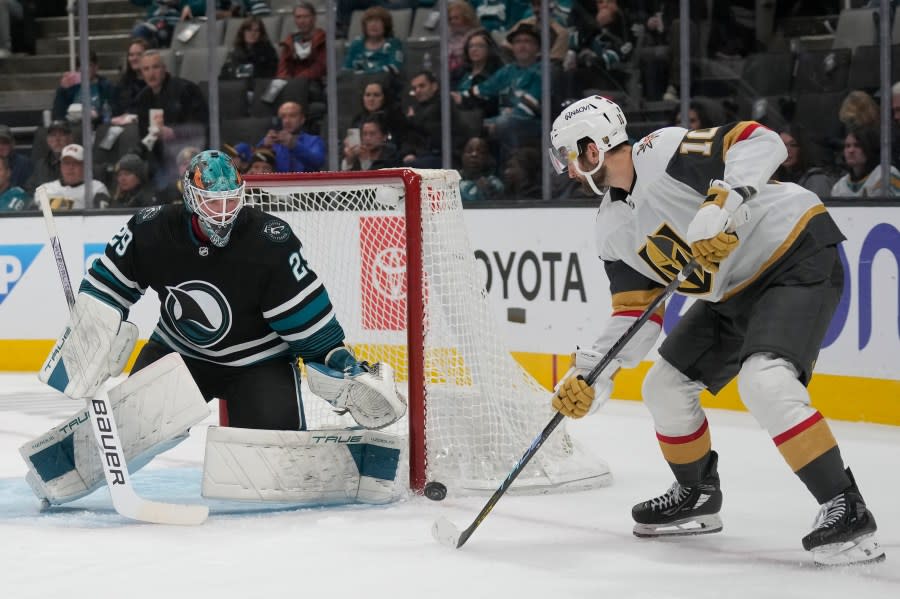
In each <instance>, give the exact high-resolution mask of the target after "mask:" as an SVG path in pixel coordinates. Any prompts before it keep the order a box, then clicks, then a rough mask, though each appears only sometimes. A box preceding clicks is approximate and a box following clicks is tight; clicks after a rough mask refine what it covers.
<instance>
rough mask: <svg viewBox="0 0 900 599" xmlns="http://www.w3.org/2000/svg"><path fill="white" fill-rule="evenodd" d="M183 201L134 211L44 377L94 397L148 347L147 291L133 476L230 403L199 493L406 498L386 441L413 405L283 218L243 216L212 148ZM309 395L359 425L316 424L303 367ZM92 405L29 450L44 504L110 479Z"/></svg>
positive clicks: (126, 390)
mask: <svg viewBox="0 0 900 599" xmlns="http://www.w3.org/2000/svg"><path fill="white" fill-rule="evenodd" d="M183 184H184V185H183V189H184V192H183V195H184V203H183V205H181V204H179V205H167V206H154V207H151V208H145V209H143V210H141V211H139V212H137V213H136V214H135V215H134V216H133V217H132V218H131V219H130V220H129V221H128V223H127V224H126V225H124V226H123V227H122V228H121V229H120V230H119V231H118V232H117V233H116V234H115V235H114V236H113V238H112V240H111V241H110V242H109V244H108V245H107V246H106V249H105V251H104V254H103V255H102V256H100V257H99V258H98V259H97V260H95V261H94V263H93V264H92V266H91V268H90V269H89V271H88V273H87V275H86V276H85V278H84V280H83V282H82V283H81V286H80V289H79V293H78V295H77V298H76V301H75V305H74V307H73V310H72V314H71V318H70V320H69V322H68V324H67V326H66V328H65V330H64V332H63V334H62V335H61V336H60V338H59V340H58V341H57V343H56V345H55V346H54V348H53V350H52V352H51V354H50V355H49V356H48V358H47V360H46V361H45V363H44V365H43V367H42V369H41V372H40V375H39V378H40V379H41V380H42V381H43V382H45V383H47V384H48V385H49V386H51V387H53V388H54V389H57V390H58V391H61V392H63V393H65V394H66V395H67V396H69V397H71V398H73V399H77V400H82V401H85V400H90V398H91V397H93V396H94V394H96V393H98V391H100V390H101V388H105V383H106V382H107V381H108V379H110V378H111V377H114V376H117V375H118V374H119V373H121V371H122V370H123V368H124V366H125V363H126V361H127V359H128V357H129V356H130V355H131V352H132V350H133V348H134V347H135V342H136V338H137V328H136V327H135V326H134V325H133V324H132V323H130V322H128V321H127V320H126V319H127V316H128V313H129V310H130V308H131V306H132V305H133V304H134V303H135V302H136V301H138V300H139V299H140V298H141V296H142V295H143V294H144V293H145V292H146V290H147V289H148V288H150V289H152V290H153V291H155V292H156V294H157V295H158V297H159V301H160V317H159V321H158V323H157V325H156V328H155V329H154V331H153V333H152V335H151V336H150V340H149V341H148V343H147V344H146V345H144V346H143V348H141V351H140V353H139V354H138V356H137V358H136V360H135V363H134V366H133V368H132V370H131V375H130V376H129V377H128V378H127V379H125V380H124V381H123V382H122V383H120V384H119V385H117V386H115V387H113V388H111V389H110V390H109V392H108V393H109V399H110V404H111V406H112V412H113V416H114V419H115V421H116V423H117V424H118V430H119V435H120V438H121V444H122V447H123V449H124V454H125V458H126V460H127V462H128V466H129V469H130V470H131V471H135V470H137V469H138V468H140V467H142V466H143V465H145V464H146V463H147V462H149V460H151V459H152V458H153V457H154V456H155V455H158V454H159V453H160V452H162V451H165V450H167V449H169V448H171V447H173V446H174V445H176V444H177V443H179V442H180V441H182V440H184V439H185V438H186V437H187V436H188V433H189V430H190V428H191V427H192V426H194V425H196V424H197V423H199V422H201V421H202V420H203V419H204V418H206V417H207V416H208V415H209V409H208V407H207V402H209V401H210V400H212V399H213V398H218V399H223V400H224V401H225V402H226V404H227V408H228V415H229V421H230V424H231V426H230V427H228V428H220V427H211V428H210V429H209V430H208V433H207V445H206V455H205V460H204V471H203V494H204V496H205V497H209V498H222V499H235V500H252V501H276V502H280V503H297V504H311V505H323V504H341V503H353V502H363V503H386V502H390V501H392V500H395V499H397V498H398V497H399V496H400V495H401V494H402V493H403V492H404V489H405V485H404V484H403V483H404V482H405V481H398V480H397V473H398V466H399V464H400V463H402V461H403V458H404V452H405V451H406V449H405V447H406V440H405V438H403V437H399V436H396V435H392V434H388V433H386V432H381V431H380V430H378V429H382V428H384V427H386V426H388V425H389V424H391V423H393V422H395V421H397V420H398V419H399V418H401V417H402V416H403V415H404V413H405V411H406V400H405V398H404V397H403V396H402V395H401V394H400V393H399V392H398V390H397V388H396V385H395V382H394V375H393V370H392V368H391V367H390V366H389V365H388V364H373V365H369V364H367V363H365V362H361V361H358V360H357V359H356V358H355V356H354V354H353V351H352V350H351V349H350V348H349V347H346V346H345V345H344V331H343V329H342V328H341V325H340V323H339V322H338V319H337V316H336V314H335V310H334V308H333V307H332V304H331V301H330V299H329V297H328V292H327V291H326V289H325V287H324V286H323V284H322V282H321V280H320V279H319V278H318V277H317V275H316V274H315V272H313V270H312V269H310V268H309V266H308V264H307V262H306V261H305V259H304V257H303V255H302V253H301V243H300V241H299V240H298V239H297V237H296V236H295V235H294V234H293V233H292V231H291V229H290V226H289V225H288V224H287V223H285V222H284V221H282V220H280V219H278V218H275V217H274V216H271V215H268V214H266V213H264V212H262V211H260V210H258V209H256V208H254V207H250V206H244V202H243V193H244V182H243V180H242V178H241V175H240V174H239V173H238V171H237V170H236V169H235V167H234V165H233V163H232V162H231V160H230V159H229V158H228V157H227V156H226V155H225V154H223V153H221V152H217V151H204V152H201V153H199V154H197V155H196V156H194V158H193V160H192V161H191V164H190V166H189V168H188V169H187V171H186V173H185V175H184V180H183ZM298 358H300V359H302V360H303V361H304V363H305V365H306V370H307V378H308V383H309V387H310V389H311V390H312V392H313V393H315V394H316V395H318V396H320V397H322V398H323V399H325V400H326V401H327V402H329V403H330V404H331V405H332V406H333V408H334V410H336V411H339V412H342V413H349V414H350V415H351V416H352V417H353V419H354V420H355V421H356V423H357V424H358V425H359V426H358V427H355V428H353V429H352V430H348V429H334V430H323V431H313V430H307V426H306V420H305V418H304V411H303V400H302V397H301V387H300V375H299V370H298V366H297V359H298ZM88 420H89V419H88V413H87V411H86V410H81V411H79V412H78V413H76V414H75V415H73V416H72V417H71V418H68V419H66V420H65V421H64V422H62V423H60V424H59V425H58V426H56V427H54V428H53V430H51V431H49V432H48V433H46V434H44V435H42V436H40V437H38V438H37V439H34V440H32V441H30V442H28V443H26V444H25V445H24V446H23V447H22V448H21V450H20V452H21V454H22V456H23V458H24V459H25V462H26V464H27V465H28V473H27V475H26V478H27V480H28V483H29V485H30V486H31V488H32V489H33V490H34V492H35V494H36V495H38V497H39V498H41V499H42V500H44V501H45V502H46V503H48V504H63V503H67V502H70V501H73V500H75V499H78V498H79V497H82V496H84V495H86V494H88V493H90V492H91V491H93V490H94V489H96V488H98V487H99V486H101V485H102V484H103V482H104V470H103V464H102V463H101V462H100V460H101V453H99V452H98V451H97V445H96V443H97V442H96V441H95V439H94V436H93V435H92V431H91V426H90V424H89V422H88Z"/></svg>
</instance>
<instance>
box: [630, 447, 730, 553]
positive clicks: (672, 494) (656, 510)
mask: <svg viewBox="0 0 900 599" xmlns="http://www.w3.org/2000/svg"><path fill="white" fill-rule="evenodd" d="M718 461H719V456H718V455H717V454H716V452H714V451H713V452H711V455H710V459H709V465H708V466H707V469H706V476H705V477H704V478H703V480H702V481H700V482H699V483H698V484H696V485H691V486H683V485H681V484H679V483H677V482H676V483H674V484H673V485H672V486H671V487H670V488H669V490H668V491H666V493H665V494H663V495H660V496H659V497H655V498H653V499H650V500H647V501H644V502H642V503H639V504H637V505H636V506H634V507H633V508H631V517H632V518H634V521H635V522H636V524H635V525H634V531H633V532H634V536H636V537H663V536H673V537H674V536H687V535H705V534H710V533H714V532H719V531H720V530H722V519H721V518H719V510H720V509H722V491H721V490H719V474H718V472H717V470H716V466H717V463H718Z"/></svg>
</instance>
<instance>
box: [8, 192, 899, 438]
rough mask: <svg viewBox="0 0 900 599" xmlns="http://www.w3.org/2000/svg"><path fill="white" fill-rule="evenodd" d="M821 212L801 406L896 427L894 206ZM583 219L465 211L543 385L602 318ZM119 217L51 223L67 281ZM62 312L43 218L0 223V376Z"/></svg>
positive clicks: (731, 395) (598, 268) (26, 357)
mask: <svg viewBox="0 0 900 599" xmlns="http://www.w3.org/2000/svg"><path fill="white" fill-rule="evenodd" d="M830 211H831V213H832V214H833V216H834V218H835V220H836V221H837V222H838V224H839V226H840V227H841V229H842V230H843V231H844V233H845V234H846V236H847V238H848V240H847V241H846V242H845V243H844V244H842V247H841V258H842V260H843V261H844V265H845V272H846V277H845V291H844V296H843V298H842V301H841V304H840V306H839V308H838V310H837V313H836V315H835V318H834V320H833V322H832V325H831V328H830V329H829V331H828V334H827V336H826V340H825V344H824V347H823V349H822V352H821V354H820V357H819V361H818V363H817V367H816V371H817V374H816V376H815V377H814V379H813V381H812V383H811V385H810V389H811V393H812V395H813V400H814V403H815V405H816V406H817V407H818V408H819V409H820V410H822V412H823V413H824V414H825V415H826V416H829V417H832V418H840V419H846V420H862V421H867V422H879V423H885V424H894V425H900V380H898V379H900V368H898V362H897V356H898V355H900V302H898V297H900V286H898V270H900V269H898V263H900V232H898V230H897V223H900V207H898V206H885V207H865V208H852V207H834V208H831V209H830ZM594 215H595V210H594V209H592V208H554V209H486V210H469V211H466V213H465V217H466V224H467V227H468V230H469V235H470V239H471V250H472V252H473V255H474V268H476V269H477V270H478V272H479V275H480V276H481V277H482V281H483V282H484V284H485V287H486V288H487V290H488V294H489V296H490V298H491V301H492V304H493V309H494V311H495V314H496V320H497V321H498V323H500V329H501V332H502V334H503V335H505V337H506V340H507V344H508V347H510V349H511V350H512V352H513V354H514V356H515V357H516V358H517V359H518V360H519V362H520V363H522V364H523V365H524V366H525V368H526V369H527V370H528V371H529V372H531V373H532V374H533V375H534V376H535V377H536V378H537V379H538V380H539V381H540V382H541V383H542V384H544V385H545V386H547V387H548V388H549V387H552V385H553V384H554V383H555V381H556V380H557V379H558V378H559V377H560V376H561V375H562V374H563V373H564V372H565V370H566V368H567V361H568V358H567V356H568V354H569V352H570V351H571V350H572V348H574V346H575V345H579V346H582V347H584V346H590V344H591V343H592V341H593V339H594V337H595V336H596V335H597V332H598V331H600V330H601V329H602V327H603V325H604V323H605V321H606V319H607V318H609V301H610V299H609V292H608V283H607V280H606V276H605V273H604V271H603V268H602V265H601V263H600V261H599V260H598V259H597V257H596V251H595V249H594V229H593V220H594ZM127 218H128V216H126V215H115V216H106V215H105V216H89V217H85V216H81V215H71V216H60V217H59V218H57V226H58V228H59V235H60V239H61V241H62V245H63V248H64V251H65V254H66V261H67V264H68V268H69V272H70V274H71V276H72V277H73V279H74V280H76V281H77V280H78V279H80V277H81V275H82V274H83V273H84V271H85V268H86V265H88V264H90V262H91V261H92V260H93V259H94V258H95V257H96V256H97V255H98V254H99V253H101V252H102V251H103V248H104V246H105V244H106V241H107V240H108V239H109V238H110V237H111V236H112V234H113V233H115V232H116V231H118V229H119V228H120V227H121V226H122V225H123V224H124V223H125V221H126V220H127ZM350 267H351V268H357V270H358V271H359V270H360V269H359V268H358V266H357V265H351V266H350ZM360 272H361V271H360ZM364 275H365V273H362V272H361V278H362V277H363V276H364ZM351 294H356V295H359V291H358V290H352V291H351ZM355 300H356V298H351V299H350V302H349V305H351V306H352V304H353V301H355ZM689 304H690V300H688V301H685V300H684V298H681V297H676V298H674V299H673V300H672V301H671V302H670V304H669V307H668V310H667V313H666V319H665V326H664V330H665V331H669V330H671V329H672V327H673V326H675V324H676V323H677V321H678V318H679V315H680V314H683V313H684V311H685V310H686V309H687V307H688V306H689ZM348 309H352V308H348ZM66 314H67V311H66V306H65V301H64V298H63V295H62V293H61V291H60V287H59V279H58V276H57V274H56V268H55V265H54V262H53V256H52V251H51V249H50V246H49V244H48V242H47V238H46V231H45V229H44V223H43V220H42V219H40V218H37V217H17V218H0V370H5V371H31V370H36V369H37V368H38V367H39V366H40V364H41V363H42V361H43V359H44V358H45V357H46V355H47V353H48V352H49V350H50V348H51V346H52V342H53V340H54V339H55V338H56V337H57V335H58V334H59V333H60V331H61V330H62V328H63V326H64V325H65V318H66ZM156 316H157V300H156V298H155V297H148V298H145V299H144V300H142V301H141V302H139V303H138V304H137V305H136V306H135V308H134V310H133V311H132V315H131V319H132V320H134V321H135V322H136V323H137V324H138V326H139V327H140V328H141V335H142V337H143V338H146V337H147V336H148V335H149V333H150V331H151V330H152V327H153V324H154V323H155V320H156ZM655 355H656V354H655V352H653V353H651V355H650V356H648V359H649V361H647V362H644V363H643V364H641V366H640V367H638V368H637V369H634V370H632V371H627V372H623V373H621V374H620V376H618V377H617V379H616V389H615V396H616V397H619V398H622V399H640V383H641V379H642V378H643V374H644V372H646V370H647V368H649V366H650V364H651V363H652V360H653V359H654V358H655ZM704 405H707V406H712V407H724V408H733V409H742V406H741V404H740V400H739V399H738V397H737V393H736V391H735V389H734V384H733V383H732V385H729V386H728V387H727V388H726V389H724V390H723V391H722V392H721V393H720V394H719V395H718V396H716V397H712V396H709V395H707V396H706V397H705V398H704Z"/></svg>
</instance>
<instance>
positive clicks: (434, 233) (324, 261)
mask: <svg viewBox="0 0 900 599" xmlns="http://www.w3.org/2000/svg"><path fill="white" fill-rule="evenodd" d="M246 179H247V196H246V198H247V201H248V203H249V204H250V205H255V206H257V207H259V208H261V209H262V210H264V211H266V212H269V213H272V214H274V215H276V216H278V217H280V218H282V219H284V220H286V221H287V222H288V223H290V225H291V227H292V228H293V230H294V232H295V233H296V235H297V237H299V239H300V241H301V243H302V244H303V254H304V257H305V258H306V260H307V261H308V262H309V265H310V267H311V268H312V269H313V270H314V271H315V272H316V273H317V274H318V275H319V277H320V278H321V279H322V280H323V282H324V284H325V286H326V288H327V289H328V294H329V296H330V298H331V301H332V303H333V304H334V306H335V310H336V314H337V317H338V320H339V321H340V323H341V325H342V326H343V328H344V331H345V332H346V335H347V343H348V344H349V345H351V346H352V347H353V349H354V351H355V353H356V355H357V357H358V358H359V359H361V360H367V361H369V362H386V363H388V364H390V365H391V366H392V367H393V368H394V371H395V374H396V378H397V381H398V386H399V387H400V389H401V391H404V390H405V391H406V392H407V397H408V402H409V409H408V411H407V417H406V418H404V419H403V420H402V421H400V422H398V423H396V424H394V425H392V426H391V428H389V429H387V430H388V431H389V432H394V433H397V434H408V435H409V452H408V457H409V485H410V487H412V488H413V489H414V490H421V489H422V488H423V486H424V485H425V483H426V482H427V481H440V482H442V483H444V484H445V485H446V486H447V488H448V489H450V491H451V492H453V493H460V494H464V493H465V492H466V491H469V492H471V491H485V490H491V491H492V490H494V489H496V487H497V486H498V485H499V484H500V482H501V481H502V480H503V479H504V478H505V477H506V475H507V474H508V473H509V471H510V470H511V468H512V466H513V465H514V464H515V463H516V460H518V459H519V458H520V457H521V455H522V454H523V453H524V451H525V449H526V448H527V447H528V446H529V444H530V443H531V442H532V440H533V439H534V437H535V435H537V433H539V432H540V431H541V429H542V428H543V427H544V426H545V425H546V424H547V421H548V420H549V419H550V417H551V416H552V412H551V409H550V407H549V404H550V400H549V399H550V396H549V393H548V391H547V390H546V389H544V388H543V387H542V386H541V385H540V384H539V383H537V381H535V380H534V378H532V377H531V376H530V375H529V374H528V373H527V372H526V371H525V370H524V369H523V368H522V367H521V366H519V364H518V363H517V362H516V361H515V360H514V359H513V357H512V356H511V355H510V353H509V351H508V349H507V348H506V347H505V346H504V343H503V342H502V336H501V334H500V332H499V330H498V327H497V325H496V323H495V322H494V318H493V316H492V311H491V309H490V303H489V301H488V296H487V293H486V292H485V290H484V287H483V285H482V283H481V281H480V280H479V279H480V277H479V275H478V270H477V266H476V262H475V258H474V254H473V250H472V247H471V246H470V243H469V239H468V236H467V234H466V228H465V223H464V220H463V210H462V203H461V200H460V195H459V176H458V174H457V173H456V172H455V171H445V170H411V169H386V170H379V171H364V172H351V173H309V174H273V175H258V176H247V178H246ZM408 324H411V326H407V325H408ZM304 392H305V394H304V402H303V403H304V409H305V415H306V420H307V427H308V428H309V429H323V428H332V427H350V426H353V425H354V422H353V421H352V420H351V419H350V417H349V416H347V415H345V416H338V415H336V414H335V413H334V412H333V411H332V410H331V408H330V406H329V405H328V404H326V403H325V402H324V401H320V400H317V399H315V398H312V399H311V398H310V397H309V390H308V387H306V388H305V389H304ZM609 480H610V477H609V470H608V468H607V466H606V464H605V463H604V462H603V461H602V460H599V459H596V458H593V457H591V456H589V455H587V454H586V453H585V452H583V451H582V450H581V449H580V448H579V447H578V446H577V445H576V444H575V443H574V442H573V441H572V439H571V438H570V437H569V435H568V434H566V432H565V430H564V426H560V427H558V428H557V430H556V431H555V432H554V433H553V435H552V436H551V437H550V438H549V439H548V440H547V441H546V442H545V444H544V446H543V447H542V448H541V451H540V452H538V454H537V455H536V456H535V458H534V459H533V460H532V461H531V463H530V464H529V465H528V467H527V468H526V469H525V470H524V471H523V472H522V474H521V475H520V477H519V478H518V479H517V481H516V484H515V485H514V486H513V489H515V490H518V491H520V492H521V491H526V492H527V491H531V492H546V491H550V490H554V489H584V488H593V487H597V486H600V485H603V484H606V483H608V481H609Z"/></svg>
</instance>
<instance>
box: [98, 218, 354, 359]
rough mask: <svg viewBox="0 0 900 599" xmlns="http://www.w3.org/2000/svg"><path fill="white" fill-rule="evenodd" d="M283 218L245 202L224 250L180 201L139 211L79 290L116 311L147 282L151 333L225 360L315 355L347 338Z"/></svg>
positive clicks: (183, 349) (189, 351)
mask: <svg viewBox="0 0 900 599" xmlns="http://www.w3.org/2000/svg"><path fill="white" fill-rule="evenodd" d="M300 249H301V244H300V241H299V240H298V239H297V237H296V236H295V235H294V234H293V232H292V231H291V228H290V226H289V225H288V224H287V223H286V222H284V221H282V220H281V219H278V218H276V217H274V216H271V215H269V214H266V213H264V212H262V211H260V210H258V209H256V208H253V207H244V208H243V210H242V211H241V213H240V215H239V216H238V219H237V221H236V222H235V226H234V230H233V232H232V235H231V240H230V241H229V243H228V245H227V246H225V247H224V248H220V247H216V246H214V245H212V244H210V243H208V242H204V241H202V240H201V239H200V238H199V237H198V235H197V234H196V233H195V231H194V229H193V227H192V224H191V218H190V213H188V212H187V210H186V209H185V208H184V206H183V205H170V206H153V207H151V208H145V209H143V210H141V211H139V212H138V213H136V214H135V215H134V216H133V217H132V218H131V220H129V221H128V223H127V224H126V225H125V226H123V227H122V228H121V229H120V230H119V232H118V233H116V234H115V235H114V236H113V238H112V240H110V242H109V244H108V245H107V246H106V250H105V252H104V255H103V256H101V257H100V258H97V259H96V260H95V261H94V263H93V264H92V265H91V268H90V270H89V271H88V274H87V275H86V276H85V279H84V281H83V282H82V284H81V289H80V291H82V292H85V293H89V294H91V295H93V296H95V297H97V298H99V299H101V300H103V301H104V302H106V303H108V304H111V305H113V306H115V307H117V308H119V309H120V310H121V311H122V314H123V318H125V317H127V315H128V311H129V309H130V307H131V305H132V304H134V303H135V302H136V301H137V300H138V299H140V297H141V295H143V294H144V292H145V291H146V290H147V289H148V288H150V289H153V290H154V291H156V293H157V295H158V296H159V303H160V317H159V322H158V323H157V325H156V329H155V330H154V331H153V334H152V336H151V340H153V341H156V342H158V343H161V344H162V345H165V346H167V347H169V348H171V349H173V350H175V351H177V352H178V353H180V354H182V355H184V356H187V357H191V358H196V359H199V360H206V361H208V362H214V363H217V364H222V365H225V366H245V365H248V364H254V363H256V362H261V361H263V360H268V359H271V358H274V357H279V356H284V357H291V358H296V357H301V358H311V357H319V356H322V354H324V353H325V352H326V351H327V350H329V349H331V348H332V347H335V346H337V345H339V344H340V343H341V341H342V340H343V339H344V331H343V330H342V329H341V326H340V324H338V321H337V319H336V317H335V313H334V308H333V306H332V305H331V300H330V299H329V298H328V293H327V291H326V290H325V287H324V286H323V285H322V283H321V281H320V280H319V278H318V277H317V276H316V274H315V273H314V272H313V271H312V270H310V269H309V268H308V266H307V264H306V260H305V259H304V258H303V255H302V254H301V252H300Z"/></svg>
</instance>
